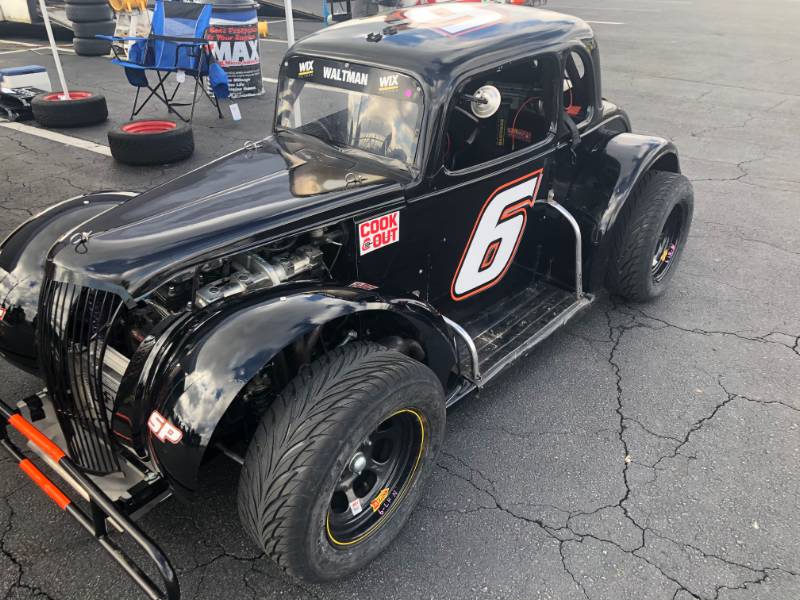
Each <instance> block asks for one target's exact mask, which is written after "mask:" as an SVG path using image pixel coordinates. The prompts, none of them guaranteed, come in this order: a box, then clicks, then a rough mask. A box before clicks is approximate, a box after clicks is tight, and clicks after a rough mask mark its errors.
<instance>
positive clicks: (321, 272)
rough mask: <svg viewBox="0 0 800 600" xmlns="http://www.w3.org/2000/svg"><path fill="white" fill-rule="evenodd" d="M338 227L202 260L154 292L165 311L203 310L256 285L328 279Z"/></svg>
mask: <svg viewBox="0 0 800 600" xmlns="http://www.w3.org/2000/svg"><path fill="white" fill-rule="evenodd" d="M343 238H344V230H343V228H342V227H340V226H334V227H323V228H319V229H314V230H312V231H310V232H307V233H303V234H300V235H296V236H291V237H289V238H286V239H283V240H279V241H276V242H271V243H269V244H265V245H263V246H259V247H257V248H254V249H252V250H248V251H246V252H241V253H238V254H234V255H232V256H229V257H224V258H219V259H215V260H213V261H209V262H207V263H204V264H202V265H200V266H199V267H197V268H196V269H194V270H193V271H190V272H185V273H183V274H181V275H179V276H178V277H176V278H175V279H173V280H172V281H170V282H169V283H167V284H165V285H163V286H161V287H160V288H159V289H158V290H156V291H155V292H154V293H153V294H152V297H151V298H152V301H153V302H154V303H155V304H156V305H158V307H159V308H161V311H162V312H169V313H175V312H180V311H183V310H187V309H192V308H204V307H206V306H208V305H209V304H212V303H214V302H219V301H220V300H222V299H224V298H229V297H231V296H235V295H238V294H241V293H244V292H246V291H248V290H252V289H267V288H272V287H276V286H279V285H281V284H283V283H285V282H287V281H291V280H293V279H296V278H298V277H300V276H301V275H305V276H307V277H308V278H312V279H317V278H325V277H326V276H327V277H330V274H331V270H332V269H333V268H334V266H335V263H336V261H337V260H338V257H339V252H340V250H341V248H342V245H343V242H342V240H343Z"/></svg>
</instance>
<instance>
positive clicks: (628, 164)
mask: <svg viewBox="0 0 800 600" xmlns="http://www.w3.org/2000/svg"><path fill="white" fill-rule="evenodd" d="M605 154H606V156H607V157H608V159H609V160H610V161H613V162H616V163H617V164H618V165H619V175H618V176H617V181H616V184H615V186H614V189H613V191H612V193H611V196H610V197H609V199H608V204H607V206H606V207H605V209H604V210H603V212H602V213H601V215H600V220H599V222H598V225H597V229H596V231H595V234H594V237H595V240H594V241H595V242H597V241H599V240H600V239H601V238H603V237H605V235H606V234H607V233H608V232H610V231H611V230H612V229H613V227H614V224H615V223H616V222H617V217H618V216H619V213H620V211H622V207H623V206H625V202H626V201H627V200H628V197H629V196H630V195H631V192H632V191H633V189H634V188H635V187H636V184H637V183H639V180H640V179H641V178H642V175H644V174H645V173H647V171H649V170H650V169H653V168H656V169H659V170H662V171H669V172H671V173H680V172H681V169H680V163H679V161H678V150H677V149H676V148H675V145H674V144H673V143H672V142H670V141H669V140H665V139H664V138H660V137H655V136H649V135H639V134H635V133H621V134H619V135H617V136H614V137H613V138H611V140H609V142H608V144H607V145H606V148H605Z"/></svg>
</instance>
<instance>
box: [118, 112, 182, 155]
mask: <svg viewBox="0 0 800 600" xmlns="http://www.w3.org/2000/svg"><path fill="white" fill-rule="evenodd" d="M108 145H109V148H110V149H111V155H112V156H113V157H114V158H115V159H117V160H118V161H119V162H121V163H124V164H126V165H136V166H141V165H164V164H167V163H173V162H177V161H179V160H184V159H186V158H189V157H190V156H191V155H192V153H193V152H194V135H193V134H192V127H191V126H190V125H188V124H187V123H179V122H176V121H168V120H166V119H159V120H152V119H139V120H136V121H129V122H128V123H123V124H122V125H118V126H117V127H114V128H113V129H111V130H109V132H108Z"/></svg>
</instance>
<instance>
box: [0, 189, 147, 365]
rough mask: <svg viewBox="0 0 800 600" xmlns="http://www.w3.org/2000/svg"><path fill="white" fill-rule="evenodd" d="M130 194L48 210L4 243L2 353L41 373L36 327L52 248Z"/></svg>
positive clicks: (0, 248)
mask: <svg viewBox="0 0 800 600" xmlns="http://www.w3.org/2000/svg"><path fill="white" fill-rule="evenodd" d="M131 195H132V194H131V193H129V192H98V193H95V194H88V195H83V196H76V197H75V198H70V199H69V200H64V201H63V202H59V203H58V204H55V205H53V206H51V207H49V208H46V209H45V210H43V211H42V212H40V213H39V214H37V215H36V216H34V217H31V218H30V219H28V220H27V221H25V222H24V223H23V224H22V225H20V226H19V227H17V228H16V229H15V230H14V231H13V232H12V233H11V234H10V235H9V236H8V237H7V238H6V239H5V241H3V243H2V244H0V306H2V308H3V309H4V312H5V315H4V318H3V319H2V320H0V355H2V356H3V358H5V359H7V360H8V361H9V362H11V363H13V364H15V365H17V366H18V367H20V368H22V369H24V370H26V371H28V372H30V373H33V374H37V373H38V361H37V355H38V353H37V350H36V343H35V340H34V325H35V321H36V313H37V311H38V307H39V291H40V289H41V284H42V278H43V276H44V267H45V263H46V261H47V256H48V253H49V252H50V248H52V246H53V245H54V244H56V243H57V242H58V240H60V239H61V238H63V237H65V236H68V235H70V234H71V233H72V232H73V231H74V230H75V229H77V228H78V227H80V226H81V225H82V224H83V223H85V222H86V221H89V220H91V219H94V218H95V217H97V216H98V215H100V214H102V213H104V212H105V211H107V210H109V209H110V208H113V207H115V206H118V205H120V204H122V203H123V202H124V201H125V200H127V199H128V198H129V197H131Z"/></svg>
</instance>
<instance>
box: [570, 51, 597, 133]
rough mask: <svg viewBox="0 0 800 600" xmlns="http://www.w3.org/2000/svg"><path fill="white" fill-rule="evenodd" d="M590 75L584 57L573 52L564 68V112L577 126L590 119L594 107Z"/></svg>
mask: <svg viewBox="0 0 800 600" xmlns="http://www.w3.org/2000/svg"><path fill="white" fill-rule="evenodd" d="M588 73H589V65H588V64H586V61H585V59H584V57H583V55H581V54H579V53H578V52H576V51H575V50H573V51H571V52H570V53H569V54H568V55H567V61H566V66H565V67H564V110H566V111H567V114H568V115H569V116H570V117H572V120H573V121H574V122H575V123H577V124H579V123H582V122H583V121H585V120H586V119H587V118H588V117H589V111H590V109H591V107H592V89H591V85H592V84H591V77H589V76H588Z"/></svg>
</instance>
